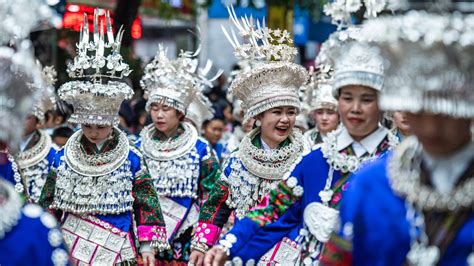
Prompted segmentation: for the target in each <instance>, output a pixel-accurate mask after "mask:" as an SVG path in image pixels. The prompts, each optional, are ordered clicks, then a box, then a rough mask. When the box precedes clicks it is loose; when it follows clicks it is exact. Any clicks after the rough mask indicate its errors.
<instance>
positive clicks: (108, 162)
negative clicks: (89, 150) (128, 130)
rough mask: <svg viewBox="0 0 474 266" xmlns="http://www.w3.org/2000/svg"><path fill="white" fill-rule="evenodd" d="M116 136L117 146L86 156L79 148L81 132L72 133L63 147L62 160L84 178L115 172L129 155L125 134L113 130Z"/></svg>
mask: <svg viewBox="0 0 474 266" xmlns="http://www.w3.org/2000/svg"><path fill="white" fill-rule="evenodd" d="M114 132H115V134H118V136H119V141H118V144H117V146H116V147H115V148H114V149H112V150H110V151H107V152H104V153H100V154H86V153H85V152H84V150H83V149H82V148H81V141H80V140H81V138H82V137H84V136H83V134H82V130H79V131H77V132H76V133H74V134H73V135H72V136H71V138H70V139H69V140H68V142H67V143H66V145H65V146H64V158H65V160H66V162H67V164H68V165H69V167H70V168H71V169H73V170H74V171H75V172H77V173H78V174H81V175H84V176H102V175H106V174H109V173H111V172H113V171H115V170H117V169H118V168H119V167H120V166H121V165H123V163H124V162H125V160H127V157H128V153H129V145H130V144H129V141H128V138H127V136H126V135H125V133H123V132H122V131H120V130H119V129H118V128H114Z"/></svg>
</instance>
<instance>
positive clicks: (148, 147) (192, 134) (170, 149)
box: [140, 122, 198, 161]
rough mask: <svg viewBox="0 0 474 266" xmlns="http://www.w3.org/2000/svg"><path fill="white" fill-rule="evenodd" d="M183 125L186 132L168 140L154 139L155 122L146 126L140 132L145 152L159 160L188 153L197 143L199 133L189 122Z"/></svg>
mask: <svg viewBox="0 0 474 266" xmlns="http://www.w3.org/2000/svg"><path fill="white" fill-rule="evenodd" d="M181 125H182V126H183V127H184V133H183V134H182V135H180V136H178V137H177V138H175V139H173V140H171V139H170V140H167V141H156V140H153V135H154V134H155V133H156V128H155V126H154V125H153V124H151V125H148V126H147V127H145V128H144V129H143V130H142V132H141V133H140V136H141V138H142V145H141V146H142V150H143V153H144V154H145V155H146V156H147V157H149V158H152V159H154V160H158V161H169V160H174V159H176V158H179V157H181V156H183V155H185V154H186V153H188V152H189V151H190V150H191V149H192V148H193V147H194V146H195V145H196V141H197V139H198V134H197V131H196V129H195V128H194V127H193V126H191V125H190V124H189V123H187V122H183V123H181Z"/></svg>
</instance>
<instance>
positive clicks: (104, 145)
mask: <svg viewBox="0 0 474 266" xmlns="http://www.w3.org/2000/svg"><path fill="white" fill-rule="evenodd" d="M98 12H99V11H98V9H96V10H95V12H94V29H95V30H97V29H98V28H99V27H98V23H99V18H98ZM106 17H107V19H106V21H107V41H106V40H104V30H103V28H102V27H101V28H100V31H99V32H95V34H93V36H94V39H93V40H91V41H89V27H88V23H87V17H86V18H85V21H84V29H83V31H82V33H81V38H80V40H79V43H78V44H77V48H78V53H77V56H76V58H74V62H73V63H72V64H70V65H69V66H68V72H69V75H70V76H71V77H72V78H76V79H79V80H74V81H70V82H68V83H65V84H63V85H62V86H61V88H60V89H59V91H58V94H59V97H60V98H61V99H62V100H64V101H67V102H69V103H71V104H72V105H73V106H74V113H73V114H72V115H71V117H70V118H69V122H71V123H77V124H80V125H81V129H80V130H79V131H77V132H76V133H74V135H72V136H71V138H69V140H68V141H67V143H66V145H65V146H64V148H63V149H61V150H60V151H59V152H58V153H57V154H56V156H55V158H54V162H53V165H52V167H51V172H50V174H49V176H48V179H47V180H46V184H45V185H44V188H43V192H42V194H41V198H40V201H39V203H40V204H41V205H42V206H43V207H45V208H48V209H49V210H51V212H53V213H54V214H55V215H56V216H57V218H58V219H59V220H60V221H61V231H62V235H63V238H64V240H65V242H66V245H67V246H68V248H69V250H70V255H71V257H72V259H73V261H74V263H77V264H101V265H113V264H117V263H136V261H137V259H138V253H140V255H141V257H142V260H143V263H144V265H147V266H149V265H154V261H155V259H154V254H153V253H154V251H153V249H157V250H159V251H162V250H164V249H166V248H168V247H169V246H168V243H167V237H166V229H165V223H164V219H163V215H162V213H161V209H160V203H159V201H158V195H157V193H156V190H155V188H154V186H153V183H152V180H151V177H150V174H149V173H148V168H147V166H146V164H145V162H144V159H143V156H142V154H141V153H140V152H139V151H138V149H137V148H135V146H133V145H132V144H131V143H130V142H129V140H128V138H127V136H126V134H125V133H124V132H122V131H121V130H119V129H118V128H117V127H116V126H117V125H118V122H119V116H118V110H119V108H120V104H121V103H122V102H123V100H124V99H129V98H130V97H131V96H132V95H133V91H132V89H131V88H130V87H129V86H128V85H127V84H126V83H124V82H122V81H120V80H121V79H122V78H123V77H125V76H127V75H128V74H129V73H130V72H131V71H130V69H129V67H128V65H127V64H125V63H124V62H123V61H122V56H121V55H120V51H119V50H120V41H121V37H120V36H121V34H123V32H121V31H119V32H118V34H117V36H114V35H113V33H112V27H111V24H110V18H109V15H108V13H107V14H106ZM91 51H93V52H91ZM105 51H107V52H110V54H109V55H108V56H107V54H106V55H104V54H105ZM136 243H137V244H138V243H139V246H138V245H136Z"/></svg>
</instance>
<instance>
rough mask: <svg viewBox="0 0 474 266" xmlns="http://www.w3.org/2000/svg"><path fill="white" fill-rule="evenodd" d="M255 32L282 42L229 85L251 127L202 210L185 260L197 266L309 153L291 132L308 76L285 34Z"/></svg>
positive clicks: (227, 163) (305, 144) (295, 133)
mask: <svg viewBox="0 0 474 266" xmlns="http://www.w3.org/2000/svg"><path fill="white" fill-rule="evenodd" d="M234 18H235V17H234ZM235 19H237V18H235ZM248 25H249V27H250V24H248ZM247 30H249V31H251V30H252V29H250V28H248V29H247ZM258 30H259V31H262V32H265V34H263V35H262V37H261V38H262V39H264V42H265V40H268V39H267V38H270V37H274V38H276V37H277V36H279V37H281V38H280V40H279V45H269V46H268V47H265V48H266V49H268V50H266V51H267V52H268V54H266V56H265V58H261V59H264V60H262V61H260V64H259V65H257V63H255V65H256V66H255V67H254V68H253V69H252V70H250V71H249V72H242V73H240V74H239V75H238V76H237V77H236V79H235V80H233V82H232V84H231V86H230V93H231V94H232V95H233V96H234V97H236V98H237V99H239V100H241V101H242V103H241V106H242V109H243V111H244V119H243V123H244V124H245V123H247V121H249V120H251V119H253V120H255V121H256V122H255V124H256V127H255V128H254V129H253V130H252V131H250V132H249V133H248V134H247V135H246V136H245V137H244V138H243V140H242V142H241V143H240V145H239V147H238V149H237V150H235V151H234V152H232V153H231V154H230V156H229V158H228V159H227V161H226V162H225V163H224V165H223V174H222V176H221V177H220V179H219V180H218V181H217V182H216V184H215V186H214V188H213V190H212V191H211V194H210V196H209V199H208V200H207V201H206V202H205V203H204V205H203V207H202V209H201V212H200V215H199V224H198V226H197V227H196V229H195V235H194V239H193V246H192V247H193V254H192V255H191V259H190V262H191V263H195V264H198V265H202V262H203V257H204V253H205V252H206V251H207V249H209V247H212V246H213V245H214V244H215V243H216V242H217V240H218V239H219V236H220V232H221V229H222V227H223V226H224V224H225V223H226V222H227V221H228V218H229V216H230V215H231V213H233V212H234V213H235V216H236V218H237V219H241V218H243V217H244V216H245V215H246V214H247V213H248V212H249V211H250V210H251V209H252V208H254V207H257V206H258V205H259V204H265V200H266V197H267V196H268V192H269V191H270V190H271V189H272V188H274V187H275V186H276V185H277V184H278V182H279V181H280V180H281V177H282V176H283V174H284V173H285V172H286V171H288V170H289V169H290V168H291V166H292V165H293V164H294V163H296V160H297V158H299V157H300V155H301V154H303V153H305V152H308V151H309V145H307V142H306V141H305V139H304V137H303V135H302V134H301V132H300V131H299V130H298V129H296V128H295V127H294V126H295V120H296V116H297V114H298V113H299V111H300V100H299V95H298V91H299V88H300V87H301V86H302V85H303V84H305V83H306V82H307V80H308V74H307V71H306V70H305V69H304V68H303V67H301V66H299V65H297V64H295V63H292V62H291V60H292V59H293V55H294V52H295V51H294V48H293V47H291V46H289V45H288V43H287V41H288V37H289V36H287V32H286V31H281V30H279V29H277V30H272V29H269V28H259V29H258ZM266 34H268V35H266ZM233 44H234V45H235V46H234V47H237V45H236V44H235V43H233ZM252 49H254V51H252V52H255V53H260V52H263V50H258V49H262V47H260V46H258V45H255V46H254V47H252ZM279 49H281V50H279ZM236 50H238V49H236ZM263 53H265V52H263ZM261 56H262V57H263V54H262V55H261ZM273 56H274V57H273ZM280 56H281V57H280ZM255 59H257V58H255ZM272 59H276V60H275V61H271V60H272ZM295 246H296V245H294V246H293V247H295ZM268 249H270V248H268ZM285 251H288V250H285V249H282V250H279V251H278V248H277V249H276V250H275V251H274V252H275V253H278V252H285ZM293 251H295V252H296V249H294V250H293Z"/></svg>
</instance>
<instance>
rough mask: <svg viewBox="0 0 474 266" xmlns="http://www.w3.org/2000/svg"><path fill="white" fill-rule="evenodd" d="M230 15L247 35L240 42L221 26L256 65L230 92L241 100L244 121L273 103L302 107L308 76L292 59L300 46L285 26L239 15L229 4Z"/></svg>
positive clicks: (240, 52) (244, 56)
mask: <svg viewBox="0 0 474 266" xmlns="http://www.w3.org/2000/svg"><path fill="white" fill-rule="evenodd" d="M228 11H229V15H230V19H231V21H232V22H233V24H234V25H235V27H236V28H237V30H238V31H239V33H240V36H241V37H242V38H243V39H244V42H243V43H242V44H241V43H240V42H239V40H238V39H237V37H236V34H235V32H234V31H233V30H231V33H230V34H229V33H228V32H227V30H225V28H222V29H223V31H224V34H225V35H226V37H227V39H228V40H229V42H230V43H231V44H232V46H233V47H234V49H235V52H234V54H235V55H236V57H237V59H239V60H250V61H251V62H253V65H255V67H254V68H252V69H251V70H250V71H248V72H244V73H240V74H239V75H238V76H237V77H236V78H235V80H233V82H232V84H231V86H230V88H229V92H230V93H231V94H232V95H233V96H235V97H237V98H238V99H240V100H241V101H242V104H241V107H242V109H243V111H244V121H243V122H244V123H245V122H246V121H248V120H249V119H250V118H252V117H255V116H257V115H258V114H260V113H263V112H265V111H266V110H269V109H271V108H273V107H278V106H294V107H296V108H298V109H299V108H300V100H299V95H298V92H299V89H300V87H301V86H303V85H304V84H305V83H306V82H307V80H308V78H309V77H308V73H307V71H306V69H304V68H303V67H302V66H300V65H297V64H295V63H292V62H291V61H292V60H293V59H294V57H295V55H296V54H297V50H296V49H295V48H294V47H292V46H291V45H290V44H291V43H292V39H291V35H290V33H288V32H287V31H286V30H284V31H282V30H280V29H276V30H273V29H270V28H267V27H265V24H264V23H262V25H260V22H259V21H258V20H257V22H256V24H255V23H254V21H253V19H252V18H250V19H248V18H247V17H245V18H240V19H239V18H238V17H237V16H236V14H235V11H234V9H233V7H232V6H231V7H230V8H228Z"/></svg>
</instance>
